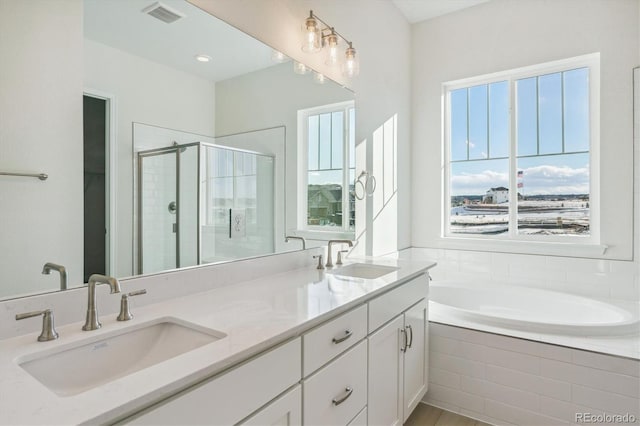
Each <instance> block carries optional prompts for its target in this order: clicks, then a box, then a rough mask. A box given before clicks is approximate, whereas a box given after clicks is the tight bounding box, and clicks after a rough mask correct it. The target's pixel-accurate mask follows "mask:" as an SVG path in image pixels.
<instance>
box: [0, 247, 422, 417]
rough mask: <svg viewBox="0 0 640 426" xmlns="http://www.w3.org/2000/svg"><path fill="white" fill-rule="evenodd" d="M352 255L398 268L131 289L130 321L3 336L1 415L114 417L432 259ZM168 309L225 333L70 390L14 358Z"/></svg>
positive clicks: (168, 313) (167, 313)
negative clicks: (138, 295) (47, 335)
mask: <svg viewBox="0 0 640 426" xmlns="http://www.w3.org/2000/svg"><path fill="white" fill-rule="evenodd" d="M355 262H367V263H375V264H378V265H387V266H394V267H398V268H399V269H398V270H397V271H395V272H391V273H389V274H387V275H384V276H382V277H380V278H377V279H362V278H348V277H342V276H335V275H332V274H329V273H326V271H318V270H316V269H313V268H304V269H296V270H293V271H288V272H285V273H280V274H276V275H270V276H265V277H263V278H260V279H257V280H253V281H245V282H240V283H237V284H234V285H231V286H226V287H220V288H216V289H213V290H210V291H207V292H202V293H197V294H192V295H188V296H183V297H180V298H176V299H173V300H169V301H164V302H160V303H157V304H153V305H149V306H145V307H138V308H136V306H135V298H133V299H131V300H130V301H131V304H132V306H131V310H132V312H133V314H134V316H135V317H134V319H133V320H131V321H127V322H117V321H116V320H115V316H114V315H108V316H107V315H104V316H101V317H100V321H101V322H102V328H101V329H99V330H95V331H91V332H85V331H81V327H82V324H83V322H82V321H79V322H77V323H74V324H69V325H65V326H63V327H59V328H58V329H57V330H58V333H59V334H60V338H59V339H58V340H55V341H51V342H44V343H40V342H37V341H36V337H37V333H36V334H28V335H23V336H19V337H14V338H9V339H5V340H0V377H2V380H1V381H0V423H2V424H12V425H15V424H47V425H52V424H79V423H92V424H95V423H105V422H108V421H110V420H114V419H116V418H119V417H121V416H123V415H125V414H130V413H133V412H135V411H137V410H138V409H140V408H142V407H145V406H147V405H149V404H150V403H152V402H155V401H159V400H161V399H163V398H164V397H166V396H168V395H170V394H173V393H175V392H176V391H178V390H181V389H184V388H186V387H188V386H190V385H192V384H195V383H197V382H198V381H200V380H202V379H204V378H207V377H209V376H212V375H214V374H216V373H219V372H221V371H223V370H225V369H227V368H229V367H230V366H232V365H234V364H236V363H238V362H240V361H243V360H245V359H248V358H249V357H251V356H253V355H256V354H258V353H260V352H262V351H263V350H265V349H267V348H269V347H272V346H274V345H276V344H278V343H280V342H284V341H286V340H288V339H290V338H292V337H295V336H298V335H300V334H301V333H303V332H304V331H306V330H308V329H310V328H311V327H314V326H316V325H318V324H320V323H321V322H323V321H325V320H327V319H329V318H331V317H333V316H335V315H337V314H340V313H342V312H344V311H346V310H348V309H350V308H352V307H354V306H357V305H359V304H361V303H364V302H366V301H367V300H369V299H371V298H373V297H375V296H377V295H379V294H381V293H382V292H384V291H386V290H389V289H391V288H393V287H394V286H395V285H396V284H399V283H401V282H404V281H406V280H408V279H410V278H413V277H414V276H417V275H418V274H420V273H422V272H424V271H426V270H427V269H429V268H431V267H432V266H434V265H435V263H434V262H431V261H422V260H418V261H416V260H403V259H391V258H373V259H367V260H362V259H351V260H350V261H349V263H355ZM149 291H150V292H152V291H153V288H152V287H150V288H149ZM100 297H101V295H98V298H100ZM163 317H173V318H177V319H179V320H183V321H187V322H190V323H193V324H196V325H199V326H203V327H207V328H211V329H214V330H218V331H222V332H223V333H226V334H227V337H225V338H223V339H221V340H218V341H216V342H213V343H210V344H207V345H205V346H202V347H200V348H197V349H195V350H192V351H190V352H187V353H185V354H182V355H180V356H177V357H175V358H172V359H169V360H167V361H164V362H161V363H159V364H156V365H154V366H152V367H149V368H146V369H143V370H140V371H138V372H135V373H133V374H131V375H128V376H125V377H122V378H119V379H116V380H114V381H112V382H109V383H106V384H104V385H102V386H99V387H97V388H94V389H92V390H89V391H86V392H83V393H80V394H77V395H73V396H67V397H62V396H58V395H56V394H55V393H54V392H52V391H50V390H49V389H47V388H46V387H45V386H44V385H42V384H41V383H40V382H38V381H37V380H36V379H35V378H33V377H32V376H31V375H29V374H28V373H27V372H26V371H24V370H23V369H22V368H21V367H20V366H19V365H18V363H17V361H18V360H20V359H23V358H24V357H29V358H30V357H31V356H33V355H34V354H37V353H38V352H42V351H47V352H48V351H57V350H58V349H59V350H62V349H64V348H65V347H67V346H76V345H77V344H80V343H81V342H83V341H84V340H86V339H89V338H91V339H93V340H95V339H96V338H99V336H101V335H105V334H110V333H112V332H113V331H114V330H121V329H124V328H127V327H131V326H133V325H137V324H141V323H143V322H148V321H152V320H156V319H158V318H163ZM87 362H88V363H90V362H91V359H87ZM69 374H73V371H70V372H69Z"/></svg>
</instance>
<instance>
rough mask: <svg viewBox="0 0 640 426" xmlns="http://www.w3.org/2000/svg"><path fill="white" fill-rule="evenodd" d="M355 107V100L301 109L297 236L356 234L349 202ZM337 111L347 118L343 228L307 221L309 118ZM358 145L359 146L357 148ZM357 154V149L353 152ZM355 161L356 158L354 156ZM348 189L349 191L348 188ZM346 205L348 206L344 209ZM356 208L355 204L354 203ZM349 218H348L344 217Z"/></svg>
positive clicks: (345, 235)
mask: <svg viewBox="0 0 640 426" xmlns="http://www.w3.org/2000/svg"><path fill="white" fill-rule="evenodd" d="M351 110H353V111H354V113H355V102H354V101H353V100H351V101H344V102H337V103H332V104H327V105H321V106H317V107H312V108H306V109H300V110H298V141H301V142H302V143H298V145H297V147H298V203H297V230H296V232H295V234H296V235H299V236H305V237H307V238H312V239H314V238H315V239H321V240H325V239H332V238H349V239H353V238H354V237H355V230H350V229H349V221H350V220H349V219H350V213H351V204H350V203H349V185H350V183H351V179H350V177H349V163H350V160H351V158H350V153H349V135H350V131H351V128H350V121H351V114H352V113H351V112H350V111H351ZM337 111H343V112H344V120H343V135H344V138H345V143H344V144H343V147H342V148H343V155H342V166H343V167H342V185H343V191H342V200H341V201H342V206H343V210H342V214H343V221H342V226H341V227H328V226H314V225H308V224H307V212H308V176H309V175H308V173H309V152H308V150H309V141H308V135H309V117H310V116H313V115H319V114H326V113H333V112H337ZM354 148H355V147H354ZM353 155H354V157H355V149H354V152H353ZM354 160H355V158H354ZM344 188H346V190H344ZM344 206H346V208H344ZM354 210H355V206H354ZM344 218H347V220H344Z"/></svg>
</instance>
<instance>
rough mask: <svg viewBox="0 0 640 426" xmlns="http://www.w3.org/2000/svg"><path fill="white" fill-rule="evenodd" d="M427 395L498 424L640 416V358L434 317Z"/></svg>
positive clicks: (444, 405) (442, 405)
mask: <svg viewBox="0 0 640 426" xmlns="http://www.w3.org/2000/svg"><path fill="white" fill-rule="evenodd" d="M429 344H430V347H429V356H430V360H429V372H430V375H429V391H428V392H427V394H426V396H425V398H424V399H423V401H424V402H426V403H427V404H430V405H434V406H437V407H440V408H443V409H446V410H449V411H452V412H456V413H459V414H462V415H465V416H468V417H472V418H475V419H478V420H482V421H485V422H488V423H492V424H517V425H560V424H573V423H576V422H577V421H576V420H577V419H576V413H590V414H592V415H602V414H608V415H613V414H622V415H625V414H628V415H630V416H635V419H636V423H632V424H637V423H640V395H639V393H640V377H639V376H640V361H639V360H637V359H635V360H634V359H628V358H622V357H616V356H610V355H604V354H598V353H593V352H588V351H583V350H577V349H571V348H566V347H561V346H555V345H548V344H544V343H540V342H534V341H529V340H523V339H518V338H513V337H507V336H500V335H496V334H490V333H485V332H480V331H476V330H468V329H464V328H459V327H453V326H449V325H443V324H437V323H431V324H430V328H429Z"/></svg>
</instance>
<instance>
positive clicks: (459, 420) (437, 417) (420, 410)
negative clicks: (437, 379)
mask: <svg viewBox="0 0 640 426" xmlns="http://www.w3.org/2000/svg"><path fill="white" fill-rule="evenodd" d="M404 426H490V425H489V424H488V423H484V422H481V421H478V420H474V419H470V418H469V417H464V416H461V415H459V414H455V413H451V412H449V411H445V410H442V409H440V408H437V407H433V406H431V405H427V404H422V403H421V404H418V406H417V407H416V409H415V410H413V413H412V414H411V416H409V418H408V419H407V422H406V423H405V424H404Z"/></svg>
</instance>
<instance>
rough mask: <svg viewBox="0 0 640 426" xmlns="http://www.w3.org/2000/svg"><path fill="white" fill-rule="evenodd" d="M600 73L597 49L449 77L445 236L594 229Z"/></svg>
mask: <svg viewBox="0 0 640 426" xmlns="http://www.w3.org/2000/svg"><path fill="white" fill-rule="evenodd" d="M598 80H599V55H598V54H594V55H586V56H581V57H578V58H572V59H567V60H563V61H557V62H553V63H547V64H542V65H537V66H533V67H527V68H522V69H516V70H511V71H508V72H501V73H497V74H493V75H489V76H481V77H477V78H471V79H465V80H462V81H456V82H450V83H445V84H444V95H445V105H444V118H445V137H444V143H445V147H444V152H445V164H444V171H445V182H446V185H445V191H444V193H445V200H444V206H445V214H444V217H445V223H444V224H443V225H444V226H443V228H444V229H443V234H444V235H445V236H449V237H470V238H494V239H495V238H498V239H500V238H501V239H515V240H532V239H533V240H542V241H568V240H574V241H585V242H593V241H594V240H595V239H597V232H594V229H597V225H598V224H597V217H598V215H597V209H594V207H595V206H596V205H597V200H598V185H597V170H596V169H597V167H594V166H596V165H597V163H596V161H597V152H598V134H597V133H598V132H597V129H598V96H599V87H598ZM594 203H595V204H594Z"/></svg>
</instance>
